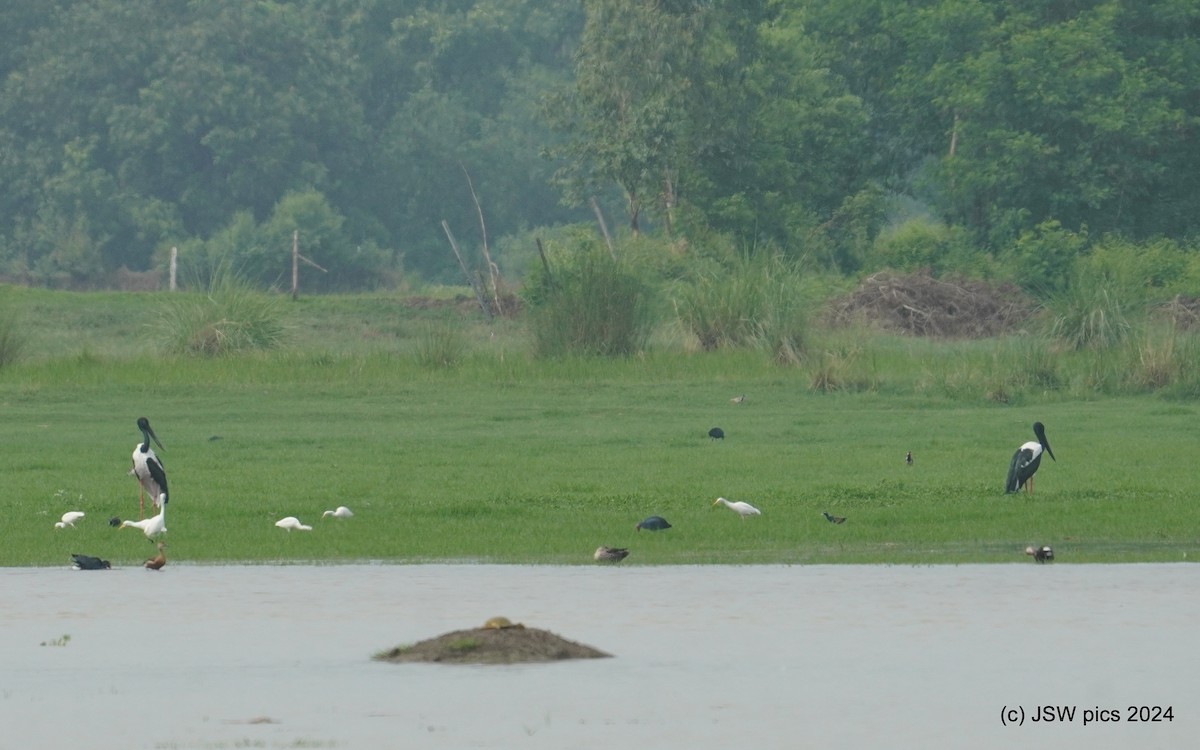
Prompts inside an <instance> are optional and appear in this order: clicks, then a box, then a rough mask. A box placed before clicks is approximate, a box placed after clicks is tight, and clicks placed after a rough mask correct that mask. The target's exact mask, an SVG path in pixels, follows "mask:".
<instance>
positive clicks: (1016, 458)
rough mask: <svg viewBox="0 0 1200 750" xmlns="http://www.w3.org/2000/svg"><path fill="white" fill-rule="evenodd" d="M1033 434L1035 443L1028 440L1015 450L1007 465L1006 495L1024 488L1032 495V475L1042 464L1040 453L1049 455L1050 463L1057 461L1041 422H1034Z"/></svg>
mask: <svg viewBox="0 0 1200 750" xmlns="http://www.w3.org/2000/svg"><path fill="white" fill-rule="evenodd" d="M1033 434H1034V435H1036V436H1037V442H1034V441H1032V440H1030V441H1029V442H1028V443H1025V444H1024V445H1022V446H1021V447H1020V448H1017V452H1016V453H1014V454H1013V457H1012V463H1010V464H1009V465H1008V481H1007V482H1006V483H1005V484H1004V491H1005V492H1006V493H1012V492H1016V491H1018V490H1020V489H1021V488H1022V487H1025V489H1026V491H1027V492H1029V494H1031V495H1032V494H1033V475H1034V474H1035V473H1037V470H1038V466H1040V465H1041V463H1042V451H1045V452H1046V453H1049V454H1050V460H1051V461H1057V460H1058V459H1057V458H1055V457H1054V451H1052V450H1050V443H1049V442H1047V440H1046V426H1045V425H1043V424H1042V423H1041V422H1034V423H1033Z"/></svg>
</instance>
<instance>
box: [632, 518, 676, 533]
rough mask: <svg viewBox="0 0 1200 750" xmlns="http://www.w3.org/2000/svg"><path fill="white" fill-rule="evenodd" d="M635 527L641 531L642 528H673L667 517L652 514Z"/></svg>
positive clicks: (651, 529) (654, 529)
mask: <svg viewBox="0 0 1200 750" xmlns="http://www.w3.org/2000/svg"><path fill="white" fill-rule="evenodd" d="M633 528H634V530H636V531H641V530H642V529H645V530H646V531H666V530H667V529H669V528H671V524H669V523H667V519H665V518H663V517H662V516H650V517H649V518H647V519H646V520H644V521H642V522H640V523H639V524H638V525H637V526H634V527H633Z"/></svg>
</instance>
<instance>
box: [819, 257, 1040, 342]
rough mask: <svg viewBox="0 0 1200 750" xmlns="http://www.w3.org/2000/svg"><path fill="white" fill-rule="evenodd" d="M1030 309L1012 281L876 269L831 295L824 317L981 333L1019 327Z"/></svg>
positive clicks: (960, 334)
mask: <svg viewBox="0 0 1200 750" xmlns="http://www.w3.org/2000/svg"><path fill="white" fill-rule="evenodd" d="M1036 309H1037V305H1036V304H1035V303H1034V302H1033V300H1032V299H1030V298H1029V297H1028V296H1027V295H1026V294H1025V293H1024V292H1022V291H1021V289H1020V288H1019V287H1017V286H1016V285H1015V284H1010V283H998V282H993V281H984V280H981V279H935V278H933V277H932V276H930V275H929V274H928V273H916V274H897V273H893V272H891V271H881V272H879V273H876V274H873V275H871V276H868V277H867V278H865V279H863V281H862V283H861V284H859V286H858V288H857V289H855V290H854V291H853V292H851V293H850V294H848V295H846V296H845V297H842V298H839V299H836V300H834V301H833V302H832V303H831V305H830V311H829V317H830V322H831V323H833V324H835V325H848V324H850V323H854V322H858V321H866V322H869V323H873V324H875V325H879V326H882V327H883V328H885V329H887V330H890V331H895V332H897V333H904V334H908V335H912V336H936V337H944V338H987V337H989V336H998V335H1001V334H1005V333H1011V332H1012V331H1015V330H1017V329H1019V328H1020V327H1021V326H1022V325H1023V324H1024V323H1025V322H1026V321H1027V320H1029V318H1031V317H1032V316H1033V313H1034V312H1035V311H1036Z"/></svg>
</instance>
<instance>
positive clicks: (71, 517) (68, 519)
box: [54, 510, 86, 529]
mask: <svg viewBox="0 0 1200 750" xmlns="http://www.w3.org/2000/svg"><path fill="white" fill-rule="evenodd" d="M85 515H86V514H85V513H84V512H83V511H81V510H69V511H67V512H66V513H63V514H62V520H61V521H58V522H57V523H55V524H54V528H56V529H65V528H67V527H68V526H70V527H71V528H75V522H76V521H78V520H79V519H81V518H83V517H84V516H85Z"/></svg>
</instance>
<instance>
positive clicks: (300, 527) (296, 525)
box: [275, 516, 312, 534]
mask: <svg viewBox="0 0 1200 750" xmlns="http://www.w3.org/2000/svg"><path fill="white" fill-rule="evenodd" d="M275 525H276V526H278V527H279V528H281V529H287V531H288V533H289V534H290V533H291V532H293V531H312V526H305V525H304V524H302V523H300V519H299V518H296V517H295V516H288V517H287V518H281V519H279V520H278V521H276V522H275Z"/></svg>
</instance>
